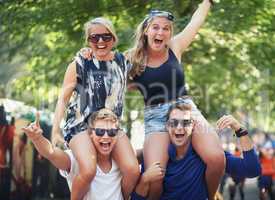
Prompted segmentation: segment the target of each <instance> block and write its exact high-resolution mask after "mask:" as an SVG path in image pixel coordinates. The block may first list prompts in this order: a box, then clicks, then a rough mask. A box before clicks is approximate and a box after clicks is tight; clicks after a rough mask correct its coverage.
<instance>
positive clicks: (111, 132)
mask: <svg viewBox="0 0 275 200" xmlns="http://www.w3.org/2000/svg"><path fill="white" fill-rule="evenodd" d="M91 130H93V131H94V132H95V134H96V135H97V136H99V137H102V136H104V135H105V133H107V135H108V136H109V137H115V136H116V135H117V133H118V131H119V129H118V128H117V129H114V128H112V129H103V128H92V129H91Z"/></svg>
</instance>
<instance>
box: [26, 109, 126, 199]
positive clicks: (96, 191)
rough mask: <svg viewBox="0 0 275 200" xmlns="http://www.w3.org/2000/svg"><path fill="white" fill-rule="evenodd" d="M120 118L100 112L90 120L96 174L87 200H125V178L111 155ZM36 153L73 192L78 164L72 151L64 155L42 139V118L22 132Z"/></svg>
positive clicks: (105, 111) (86, 197)
mask: <svg viewBox="0 0 275 200" xmlns="http://www.w3.org/2000/svg"><path fill="white" fill-rule="evenodd" d="M118 123H119V122H118V118H117V116H116V115H115V114H114V113H113V112H112V111H110V110H108V109H101V110H99V111H98V112H95V113H93V114H92V116H91V117H90V118H89V133H90V136H91V140H92V142H93V144H94V147H95V149H96V151H97V171H96V176H95V178H94V179H93V181H92V182H91V186H90V189H89V191H88V193H87V194H86V195H85V197H84V200H91V199H92V200H110V199H112V200H123V195H122V191H121V178H122V175H121V173H120V170H119V168H118V166H117V165H116V163H115V162H114V160H113V159H112V157H111V152H112V150H113V148H114V146H115V144H116V142H117V137H118V133H119V124H118ZM23 131H24V132H25V133H26V134H27V136H28V137H29V138H30V140H31V141H32V142H33V144H34V146H35V148H36V149H37V151H38V152H39V153H40V154H41V155H42V156H43V157H45V158H47V159H48V160H49V161H51V162H52V164H53V165H54V166H55V167H57V168H58V169H59V170H60V173H61V175H62V176H64V177H65V178H66V179H67V182H68V185H69V188H70V189H71V186H72V181H73V178H74V177H75V176H76V175H77V174H78V163H77V161H76V159H75V157H74V156H73V154H72V151H71V150H66V151H62V150H61V149H59V148H55V147H53V146H52V144H51V143H50V141H49V140H47V139H46V138H45V137H44V136H43V135H42V129H41V128H40V125H39V114H37V116H36V120H35V122H34V123H32V124H30V125H29V126H28V127H26V128H23Z"/></svg>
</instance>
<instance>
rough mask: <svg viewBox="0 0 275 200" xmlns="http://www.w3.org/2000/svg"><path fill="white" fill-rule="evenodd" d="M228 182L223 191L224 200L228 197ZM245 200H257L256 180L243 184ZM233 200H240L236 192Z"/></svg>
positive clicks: (248, 180)
mask: <svg viewBox="0 0 275 200" xmlns="http://www.w3.org/2000/svg"><path fill="white" fill-rule="evenodd" d="M228 182H229V181H227V184H226V187H225V189H224V200H229V196H228ZM244 193H245V200H259V197H258V187H257V179H247V180H246V182H245V188H244ZM234 200H241V198H240V196H239V193H238V192H237V194H236V196H235V199H234Z"/></svg>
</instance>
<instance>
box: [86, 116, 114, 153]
mask: <svg viewBox="0 0 275 200" xmlns="http://www.w3.org/2000/svg"><path fill="white" fill-rule="evenodd" d="M93 128H94V129H107V130H109V129H117V128H118V126H117V122H114V121H113V120H110V119H97V120H95V122H94V123H93ZM90 136H91V139H92V141H93V144H94V146H95V148H96V150H97V153H99V154H101V155H103V156H109V155H110V154H111V152H112V150H113V148H114V146H115V144H116V141H117V136H114V137H110V136H109V135H108V134H107V133H106V132H105V133H104V135H103V136H97V135H96V132H95V130H91V135H90Z"/></svg>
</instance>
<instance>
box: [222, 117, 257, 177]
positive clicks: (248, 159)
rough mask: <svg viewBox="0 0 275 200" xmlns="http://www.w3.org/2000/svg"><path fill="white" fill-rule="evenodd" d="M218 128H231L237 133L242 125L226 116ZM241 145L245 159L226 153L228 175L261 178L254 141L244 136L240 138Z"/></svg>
mask: <svg viewBox="0 0 275 200" xmlns="http://www.w3.org/2000/svg"><path fill="white" fill-rule="evenodd" d="M217 126H218V128H219V129H223V128H226V127H230V128H232V129H233V130H234V131H235V132H236V131H237V130H239V129H240V127H241V124H240V123H239V122H238V121H237V120H236V119H235V118H234V117H233V116H231V115H225V116H223V117H222V118H220V119H219V120H218V122H217ZM240 144H241V149H242V151H243V158H240V157H236V156H234V155H232V154H230V153H228V152H225V156H226V169H225V171H226V173H228V174H230V175H231V176H235V177H239V178H244V177H249V178H253V177H256V176H259V175H260V173H261V166H260V162H259V158H258V156H257V154H256V152H255V150H254V149H253V148H254V145H253V142H252V140H251V139H250V138H249V136H248V135H243V136H241V137H240Z"/></svg>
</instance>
